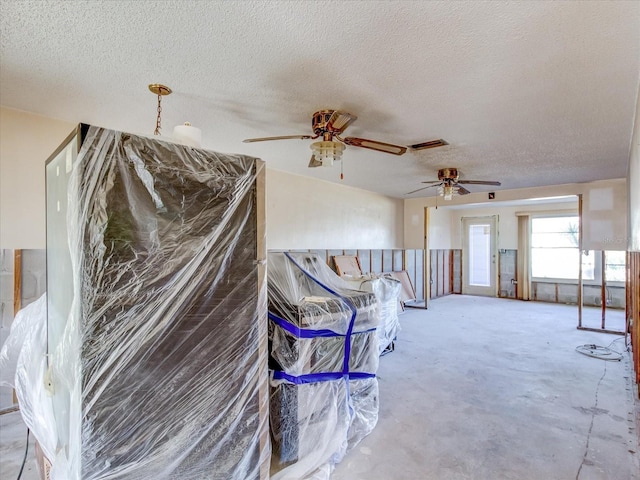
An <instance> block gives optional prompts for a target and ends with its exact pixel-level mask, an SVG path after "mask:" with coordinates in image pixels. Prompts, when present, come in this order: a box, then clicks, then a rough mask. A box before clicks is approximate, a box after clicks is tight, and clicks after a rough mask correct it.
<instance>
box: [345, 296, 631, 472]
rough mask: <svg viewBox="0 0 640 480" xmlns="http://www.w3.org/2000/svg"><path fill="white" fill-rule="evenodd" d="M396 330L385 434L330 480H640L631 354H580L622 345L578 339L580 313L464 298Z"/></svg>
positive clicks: (437, 304)
mask: <svg viewBox="0 0 640 480" xmlns="http://www.w3.org/2000/svg"><path fill="white" fill-rule="evenodd" d="M400 320H401V324H402V328H403V331H402V332H401V333H400V335H399V339H398V341H397V343H396V351H395V352H393V353H392V354H390V355H387V356H385V357H382V359H381V363H380V369H379V371H378V373H379V382H380V416H379V421H378V425H377V427H376V429H375V430H374V431H373V432H372V433H371V434H370V435H369V436H368V437H367V438H365V439H364V440H363V441H362V442H361V443H360V444H359V445H358V446H357V447H356V448H355V449H354V450H353V451H351V452H350V453H348V454H347V456H346V457H345V459H344V460H343V461H342V463H341V464H339V465H338V466H337V467H336V470H335V472H334V474H333V476H332V480H360V479H362V480H364V479H366V480H378V479H379V480H388V479H407V480H409V479H410V480H414V479H420V480H430V479H434V480H436V479H437V480H442V479H446V480H457V479H478V480H489V479H490V480H497V479H513V480H541V479H544V480H552V479H558V480H561V479H571V480H572V479H581V480H589V479H611V480H631V479H638V478H640V473H639V472H640V469H639V466H638V456H639V455H640V453H639V452H638V436H637V434H638V432H637V430H636V420H635V411H634V408H635V407H634V393H633V391H634V390H633V387H632V380H631V378H632V377H631V368H632V367H631V360H630V357H629V355H628V354H625V356H624V359H623V361H621V362H605V361H603V360H599V359H595V358H590V357H586V356H584V355H581V354H579V353H577V352H576V351H575V347H576V346H578V345H583V344H587V343H595V344H597V345H601V346H607V345H609V344H610V343H611V342H612V341H614V340H615V342H614V343H613V345H612V346H611V348H614V349H616V350H618V351H624V348H625V346H624V338H623V337H621V336H616V335H608V334H603V333H593V332H585V331H579V330H577V329H576V325H577V307H575V306H566V305H557V304H549V303H541V302H526V303H525V302H521V301H517V300H504V299H495V298H486V297H470V296H460V295H452V296H448V297H444V298H440V299H437V300H435V301H433V302H432V304H431V308H430V309H429V310H428V311H419V310H408V311H407V312H406V313H405V314H403V315H402V317H401V319H400ZM618 339H619V340H618Z"/></svg>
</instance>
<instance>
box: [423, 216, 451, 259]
mask: <svg viewBox="0 0 640 480" xmlns="http://www.w3.org/2000/svg"><path fill="white" fill-rule="evenodd" d="M451 213H452V212H451V210H449V209H448V208H437V209H436V208H430V209H429V250H438V249H446V248H459V247H452V239H451V232H452V230H453V227H452V225H451ZM420 248H423V247H420Z"/></svg>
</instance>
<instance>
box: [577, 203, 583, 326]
mask: <svg viewBox="0 0 640 480" xmlns="http://www.w3.org/2000/svg"><path fill="white" fill-rule="evenodd" d="M578 250H579V251H580V253H579V254H578V262H579V263H578V328H580V327H582V194H579V195H578Z"/></svg>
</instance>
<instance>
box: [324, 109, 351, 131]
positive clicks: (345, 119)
mask: <svg viewBox="0 0 640 480" xmlns="http://www.w3.org/2000/svg"><path fill="white" fill-rule="evenodd" d="M357 119H358V117H356V116H355V115H351V114H350V113H347V112H340V111H338V110H336V111H334V112H333V113H332V114H331V118H329V121H328V122H327V130H329V131H331V132H334V133H336V134H340V133H342V132H344V131H345V130H346V128H347V127H348V126H349V125H351V124H352V123H353V122H354V121H356V120H357Z"/></svg>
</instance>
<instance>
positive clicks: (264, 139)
mask: <svg viewBox="0 0 640 480" xmlns="http://www.w3.org/2000/svg"><path fill="white" fill-rule="evenodd" d="M294 138H297V139H299V140H311V139H314V138H318V137H317V136H316V137H314V136H312V135H284V136H280V137H260V138H246V139H244V140H243V141H242V143H253V142H268V141H269V140H290V139H294Z"/></svg>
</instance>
